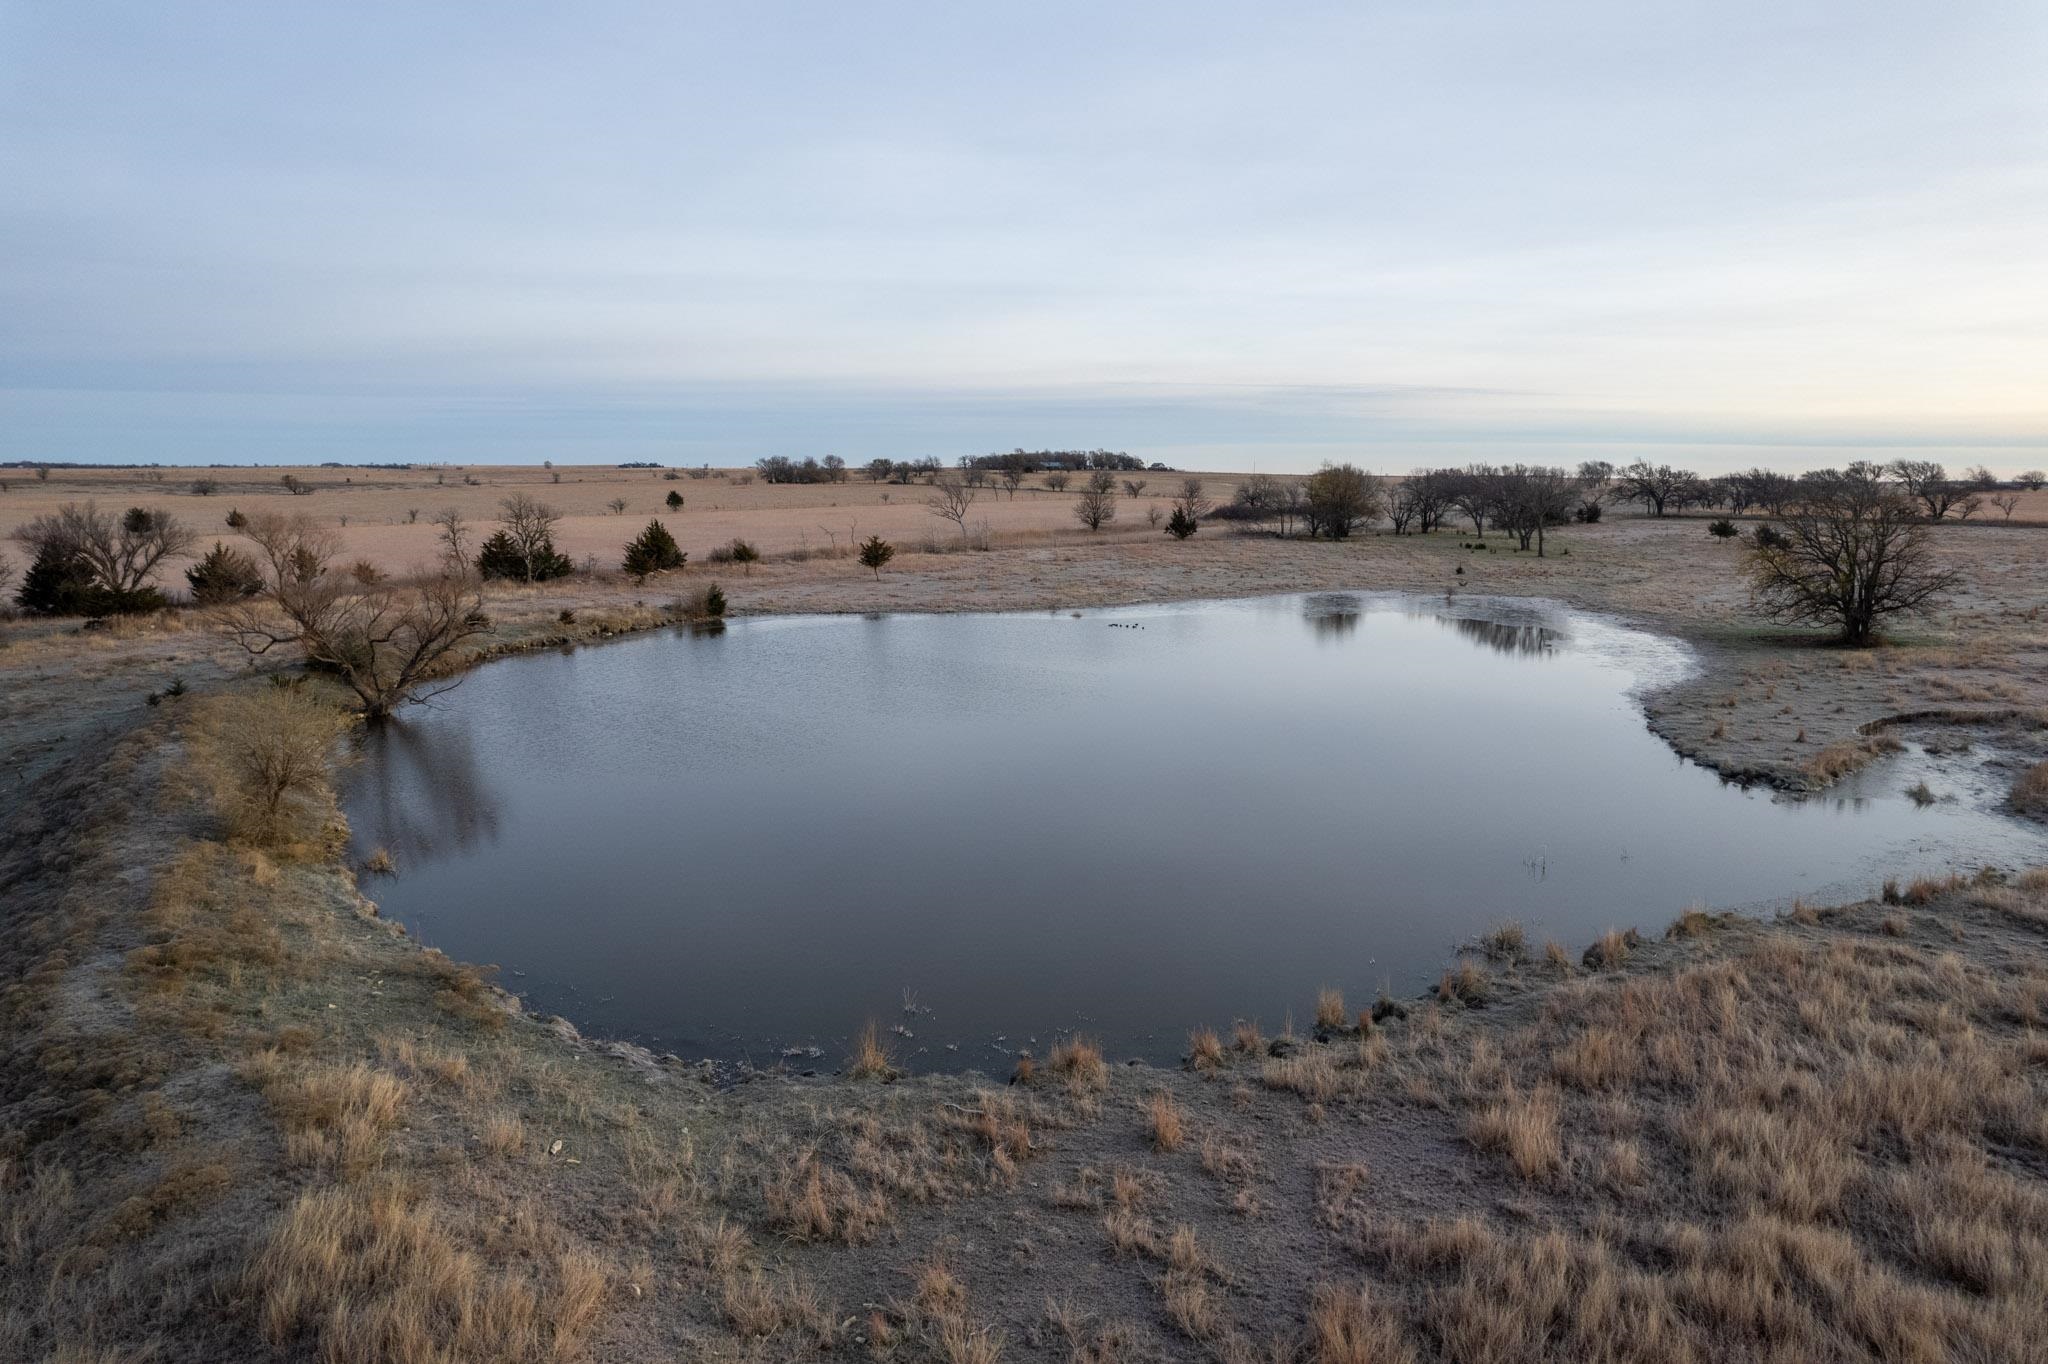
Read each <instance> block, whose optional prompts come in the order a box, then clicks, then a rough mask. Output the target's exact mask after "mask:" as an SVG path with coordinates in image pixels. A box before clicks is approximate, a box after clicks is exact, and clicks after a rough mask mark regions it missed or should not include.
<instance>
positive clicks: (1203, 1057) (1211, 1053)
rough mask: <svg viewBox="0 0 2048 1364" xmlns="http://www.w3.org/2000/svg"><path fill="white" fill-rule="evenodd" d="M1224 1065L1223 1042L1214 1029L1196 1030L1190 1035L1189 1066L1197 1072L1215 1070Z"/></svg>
mask: <svg viewBox="0 0 2048 1364" xmlns="http://www.w3.org/2000/svg"><path fill="white" fill-rule="evenodd" d="M1222 1064H1223V1042H1222V1040H1221V1039H1220V1038H1218V1037H1217V1036H1216V1030H1215V1029H1214V1028H1195V1029H1193V1030H1191V1031H1190V1032H1189V1033H1188V1065H1190V1066H1191V1067H1193V1068H1194V1069H1196V1070H1213V1069H1215V1068H1216V1067H1217V1066H1220V1065H1222Z"/></svg>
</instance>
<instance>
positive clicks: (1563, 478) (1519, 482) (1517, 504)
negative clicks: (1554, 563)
mask: <svg viewBox="0 0 2048 1364" xmlns="http://www.w3.org/2000/svg"><path fill="white" fill-rule="evenodd" d="M1583 486H1584V485H1583V484H1582V483H1581V482H1580V481H1579V479H1578V478H1577V477H1575V476H1574V475H1572V474H1570V473H1568V472H1566V471H1565V470H1563V469H1558V468H1553V467H1550V466H1548V465H1541V464H1517V465H1515V466H1513V467H1512V468H1509V469H1503V470H1501V473H1500V511H1499V515H1500V518H1501V524H1503V525H1505V526H1506V527H1507V528H1508V529H1509V530H1511V531H1513V532H1514V535H1515V539H1516V540H1517V541H1519V542H1520V544H1521V546H1522V548H1523V549H1527V548H1529V543H1530V541H1531V540H1532V539H1533V540H1534V541H1535V544H1536V557H1537V558H1539V559H1541V558H1542V557H1543V534H1544V531H1545V530H1547V529H1548V528H1549V527H1551V526H1557V525H1563V524H1564V523H1565V522H1566V521H1567V520H1569V519H1570V517H1571V514H1572V508H1573V506H1574V505H1576V504H1577V502H1578V501H1579V497H1580V489H1581V488H1582V487H1583Z"/></svg>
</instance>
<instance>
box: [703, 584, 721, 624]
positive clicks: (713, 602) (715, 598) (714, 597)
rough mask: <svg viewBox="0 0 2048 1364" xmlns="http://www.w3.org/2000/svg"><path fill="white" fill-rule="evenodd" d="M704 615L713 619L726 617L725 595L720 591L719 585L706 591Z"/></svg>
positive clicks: (712, 586)
mask: <svg viewBox="0 0 2048 1364" xmlns="http://www.w3.org/2000/svg"><path fill="white" fill-rule="evenodd" d="M704 614H705V615H707V616H711V617H713V618H717V617H722V616H723V615H725V593H723V592H721V591H719V590H718V584H717V583H713V584H711V586H709V587H707V588H705V589H704Z"/></svg>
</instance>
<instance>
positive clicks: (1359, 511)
mask: <svg viewBox="0 0 2048 1364" xmlns="http://www.w3.org/2000/svg"><path fill="white" fill-rule="evenodd" d="M1304 488H1305V496H1306V501H1305V504H1304V506H1303V515H1304V516H1305V517H1306V518H1307V520H1308V533H1309V535H1310V537H1311V538H1313V537H1314V536H1316V535H1319V534H1320V535H1326V536H1328V537H1329V538H1330V539H1332V540H1342V539H1344V538H1345V537H1346V536H1348V535H1350V534H1351V532H1352V531H1354V530H1356V529H1357V528H1358V527H1359V526H1360V525H1362V524H1364V523H1366V522H1369V521H1375V520H1377V519H1379V515H1380V511H1381V509H1382V507H1383V505H1384V499H1383V498H1382V496H1381V493H1380V482H1379V480H1378V479H1376V478H1374V477H1373V476H1372V475H1371V474H1368V473H1366V472H1365V471H1364V470H1362V469H1360V468H1359V467H1358V466H1356V465H1354V464H1325V465H1324V466H1323V467H1322V468H1320V469H1318V470H1316V471H1315V472H1314V473H1312V474H1310V475H1309V476H1308V482H1307V483H1306V484H1305V485H1304Z"/></svg>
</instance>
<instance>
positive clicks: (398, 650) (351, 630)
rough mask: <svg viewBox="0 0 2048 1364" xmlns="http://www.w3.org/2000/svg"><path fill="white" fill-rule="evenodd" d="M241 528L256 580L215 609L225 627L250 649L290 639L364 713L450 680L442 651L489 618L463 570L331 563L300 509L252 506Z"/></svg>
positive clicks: (332, 544) (328, 549) (327, 546)
mask: <svg viewBox="0 0 2048 1364" xmlns="http://www.w3.org/2000/svg"><path fill="white" fill-rule="evenodd" d="M243 534H245V535H246V536H248V538H249V539H250V540H251V541H252V542H253V543H254V544H255V545H256V548H257V550H258V551H259V553H260V555H261V559H262V569H263V590H262V591H261V592H260V593H259V594H258V595H257V596H256V597H255V598H254V599H252V600H250V601H248V602H245V603H240V604H237V605H235V606H233V607H231V608H230V609H228V610H227V611H226V612H224V613H223V616H222V620H223V624H224V627H225V628H226V630H227V632H228V634H229V636H230V637H231V638H232V639H234V640H235V641H236V642H237V643H238V644H240V645H241V646H242V647H243V648H245V649H247V650H248V651H249V652H250V653H251V654H253V655H256V656H258V657H262V656H264V655H267V654H269V653H271V652H272V651H273V650H275V649H279V648H286V649H296V650H297V651H298V653H299V655H300V656H301V657H302V658H303V659H304V660H305V662H306V663H307V664H308V665H309V666H311V667H315V668H319V669H321V670H323V671H326V672H330V673H333V674H334V675H335V676H336V677H338V678H340V679H341V681H342V682H343V683H344V684H346V685H347V687H348V688H349V690H351V691H353V692H354V693H355V695H356V699H357V700H358V701H359V702H360V703H361V706H362V711H363V714H364V715H366V716H369V717H370V718H372V719H379V718H382V717H383V716H386V715H389V714H390V713H391V712H392V711H394V710H396V709H397V708H398V707H400V706H402V705H404V704H406V703H407V702H408V701H418V700H424V699H426V697H428V696H430V695H434V694H438V693H439V692H441V691H446V690H447V689H448V688H449V687H452V686H454V685H455V684H454V681H453V680H450V679H449V675H448V673H447V672H446V671H445V668H446V664H447V663H448V661H449V654H450V653H451V652H452V651H453V650H454V649H455V648H456V647H457V646H459V645H461V644H462V643H463V642H464V641H466V640H469V639H471V638H473V637H475V636H476V635H479V634H482V633H483V632H484V630H486V629H487V628H488V627H489V622H488V621H487V620H486V619H485V618H484V615H483V609H482V608H483V602H482V599H481V597H480V596H479V595H478V592H477V588H476V580H475V578H473V577H472V576H471V575H469V574H468V573H466V572H462V571H460V570H457V569H454V568H450V569H449V570H447V571H444V572H440V573H434V574H430V575H426V576H422V577H418V578H415V579H413V580H412V581H410V582H397V581H389V580H387V581H383V582H378V583H374V584H369V583H363V582H361V581H359V580H357V579H356V578H355V577H353V576H351V575H350V574H347V573H344V572H338V571H335V570H334V569H333V568H332V561H333V559H334V556H335V554H336V553H337V551H338V549H339V544H338V542H337V541H336V539H335V537H334V534H333V532H331V531H329V530H327V529H326V528H324V527H322V526H318V525H315V524H314V523H313V522H312V521H311V520H310V519H309V518H307V517H304V516H279V515H276V514H274V513H265V514H263V515H260V516H252V517H250V518H249V524H248V526H247V528H246V529H245V530H244V531H243Z"/></svg>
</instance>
